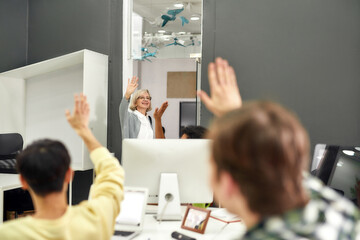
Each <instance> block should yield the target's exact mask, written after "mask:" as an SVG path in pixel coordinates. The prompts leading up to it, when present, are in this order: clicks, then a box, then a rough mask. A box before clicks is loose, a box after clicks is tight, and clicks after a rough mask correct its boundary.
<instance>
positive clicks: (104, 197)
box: [65, 94, 124, 239]
mask: <svg viewBox="0 0 360 240" xmlns="http://www.w3.org/2000/svg"><path fill="white" fill-rule="evenodd" d="M89 112H90V109H89V104H88V103H87V100H86V97H85V96H84V95H83V94H80V96H75V107H74V111H73V113H70V111H69V110H66V113H65V115H66V118H67V120H68V122H69V124H70V126H71V127H72V128H73V129H74V130H75V131H76V133H77V134H78V135H79V136H80V137H81V138H82V139H83V140H84V143H85V145H86V146H87V148H88V150H89V152H90V158H91V160H92V162H93V163H94V167H95V172H96V178H95V181H94V183H93V185H92V187H91V191H90V200H89V201H88V202H83V203H82V204H81V205H82V206H84V208H83V209H84V211H87V212H88V213H86V214H87V215H88V216H94V217H92V219H95V221H91V223H90V224H92V228H93V229H94V230H96V231H97V233H98V234H100V235H101V239H110V238H111V236H112V234H113V232H114V225H115V218H116V216H117V215H118V214H119V212H120V203H121V201H122V199H123V197H124V192H123V183H124V171H123V169H122V167H121V166H120V164H119V161H118V160H117V159H116V158H115V157H113V156H112V155H111V154H110V152H109V151H108V150H107V149H106V148H105V147H103V146H102V145H101V144H100V143H99V141H98V140H97V139H96V138H95V136H94V135H93V133H92V132H91V130H90V128H89ZM85 206H86V207H85Z"/></svg>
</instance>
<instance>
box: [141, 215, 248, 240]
mask: <svg viewBox="0 0 360 240" xmlns="http://www.w3.org/2000/svg"><path fill="white" fill-rule="evenodd" d="M181 223H182V222H181V221H163V222H161V223H160V222H158V221H157V220H155V219H154V215H150V214H146V215H145V222H144V228H143V231H142V232H141V234H140V235H138V236H137V237H135V238H134V239H135V240H162V239H171V233H172V232H174V231H177V232H180V233H183V234H185V235H187V236H190V237H193V238H196V239H197V240H199V239H204V240H207V239H209V240H213V239H221V240H227V239H238V238H239V236H241V235H242V234H244V232H245V226H244V224H242V223H241V222H236V223H229V224H226V223H224V222H221V221H218V220H215V219H213V218H210V219H209V222H208V224H207V227H206V230H205V234H200V233H196V232H192V231H188V230H185V229H182V228H181Z"/></svg>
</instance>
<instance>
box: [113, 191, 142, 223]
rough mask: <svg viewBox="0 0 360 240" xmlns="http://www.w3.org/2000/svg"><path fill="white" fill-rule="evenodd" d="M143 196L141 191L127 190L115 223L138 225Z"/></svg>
mask: <svg viewBox="0 0 360 240" xmlns="http://www.w3.org/2000/svg"><path fill="white" fill-rule="evenodd" d="M145 197H146V196H145V195H144V193H143V192H135V191H134V192H127V194H126V195H125V197H124V200H123V201H122V203H121V209H120V214H119V216H118V217H117V218H116V223H118V224H122V225H132V226H139V225H140V223H141V218H142V213H143V205H144V204H143V202H144V198H145Z"/></svg>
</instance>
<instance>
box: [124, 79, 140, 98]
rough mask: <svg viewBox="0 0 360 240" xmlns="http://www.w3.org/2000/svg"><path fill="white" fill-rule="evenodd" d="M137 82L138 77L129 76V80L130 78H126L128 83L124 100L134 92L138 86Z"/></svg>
mask: <svg viewBox="0 0 360 240" xmlns="http://www.w3.org/2000/svg"><path fill="white" fill-rule="evenodd" d="M138 82H139V78H138V77H135V76H134V77H132V78H131V81H130V78H129V79H128V85H127V87H126V91H125V95H124V97H125V99H126V100H129V99H130V97H131V94H133V93H134V92H135V90H136V88H137V87H138V86H139V84H138Z"/></svg>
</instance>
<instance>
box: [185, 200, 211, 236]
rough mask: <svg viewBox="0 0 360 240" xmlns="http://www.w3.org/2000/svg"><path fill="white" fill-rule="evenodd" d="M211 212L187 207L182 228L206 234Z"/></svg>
mask: <svg viewBox="0 0 360 240" xmlns="http://www.w3.org/2000/svg"><path fill="white" fill-rule="evenodd" d="M209 217H210V210H208V209H205V208H198V207H194V206H190V205H189V206H187V209H186V212H185V216H184V219H183V221H182V224H181V228H183V229H186V230H190V231H194V232H198V233H201V234H204V232H205V229H206V225H207V223H208V221H209Z"/></svg>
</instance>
